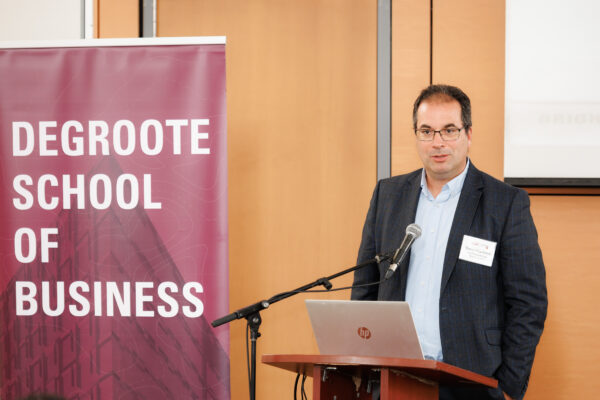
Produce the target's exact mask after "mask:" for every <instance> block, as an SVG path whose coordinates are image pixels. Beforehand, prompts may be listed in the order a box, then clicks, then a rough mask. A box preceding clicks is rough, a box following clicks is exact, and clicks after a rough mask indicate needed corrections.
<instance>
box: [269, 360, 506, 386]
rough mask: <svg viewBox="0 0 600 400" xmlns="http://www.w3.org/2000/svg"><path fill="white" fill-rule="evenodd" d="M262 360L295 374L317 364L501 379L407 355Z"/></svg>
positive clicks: (461, 379)
mask: <svg viewBox="0 0 600 400" xmlns="http://www.w3.org/2000/svg"><path fill="white" fill-rule="evenodd" d="M262 362H263V363H265V364H268V365H272V366H274V367H278V368H282V369H285V370H288V371H291V372H295V373H302V374H305V375H307V376H312V373H313V367H314V366H315V365H321V366H328V367H338V368H344V369H350V370H355V371H356V372H359V371H360V370H362V369H376V368H390V369H394V370H400V371H403V372H405V373H409V374H411V375H415V376H418V377H420V378H423V379H428V380H432V381H435V382H438V383H441V384H459V385H464V384H467V385H468V384H475V385H484V386H489V387H492V388H495V387H497V386H498V381H497V380H495V379H494V378H490V377H487V376H483V375H480V374H477V373H475V372H472V371H468V370H466V369H462V368H459V367H455V366H453V365H450V364H446V363H444V362H440V361H435V360H417V359H408V358H391V357H370V356H351V355H350V356H339V355H324V354H316V355H311V354H265V355H263V356H262Z"/></svg>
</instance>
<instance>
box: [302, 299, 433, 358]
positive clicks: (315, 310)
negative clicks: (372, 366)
mask: <svg viewBox="0 0 600 400" xmlns="http://www.w3.org/2000/svg"><path fill="white" fill-rule="evenodd" d="M305 301H306V309H307V310H308V315H309V317H310V322H311V324H312V328H313V333H314V335H315V339H316V340H317V345H318V346H319V352H320V353H321V354H327V355H356V356H376V357H395V358H412V359H423V353H422V351H421V345H420V344H419V338H418V336H417V331H416V329H415V324H414V322H413V318H412V314H411V313H410V308H409V306H408V303H406V302H404V301H351V300H305Z"/></svg>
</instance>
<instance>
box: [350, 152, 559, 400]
mask: <svg viewBox="0 0 600 400" xmlns="http://www.w3.org/2000/svg"><path fill="white" fill-rule="evenodd" d="M420 183H421V170H417V171H414V172H412V173H410V174H406V175H401V176H396V177H392V178H389V179H383V180H381V181H379V182H378V184H377V186H376V188H375V191H374V193H373V198H372V199H371V205H370V208H369V212H368V214H367V219H366V222H365V225H364V228H363V235H362V242H361V245H360V250H359V254H358V262H359V263H360V262H364V261H366V260H369V259H372V258H374V257H375V256H376V255H378V254H383V253H387V252H389V251H392V250H394V249H395V248H397V247H398V246H399V245H400V242H401V240H402V238H403V237H404V233H405V228H406V226H407V225H409V224H411V223H413V222H414V220H415V216H416V211H417V202H418V200H419V195H420V191H421V186H420ZM465 234H466V235H469V236H474V237H477V238H481V239H485V240H490V241H493V242H496V243H497V245H496V253H495V255H494V261H493V264H492V266H491V267H486V266H482V265H479V264H475V263H471V262H467V261H464V260H459V259H458V255H459V252H460V247H461V244H462V240H463V236H464V235H465ZM408 265H409V257H407V258H406V259H405V260H404V261H403V262H402V264H401V265H400V266H399V267H398V269H397V270H396V273H395V274H394V275H393V276H392V277H391V278H390V279H389V280H387V281H385V282H383V283H381V284H380V285H379V286H377V285H375V286H367V287H362V288H356V289H354V290H353V291H352V299H354V300H376V299H377V300H404V298H405V294H406V280H407V274H408ZM388 266H389V262H382V263H381V264H380V265H379V266H377V265H375V264H374V265H372V266H369V267H366V268H363V269H361V270H358V271H356V272H355V275H354V284H355V285H357V284H365V283H369V282H377V281H379V280H380V279H383V276H384V274H385V271H386V270H387V269H388ZM547 305H548V299H547V293H546V272H545V269H544V263H543V260H542V254H541V251H540V248H539V245H538V240H537V232H536V229H535V225H534V223H533V219H532V217H531V213H530V210H529V197H528V195H527V193H526V192H525V191H523V190H521V189H518V188H515V187H512V186H510V185H507V184H505V183H503V182H500V181H498V180H496V179H494V178H493V177H491V176H489V175H487V174H485V173H483V172H481V171H479V170H478V169H477V168H475V166H473V164H472V163H471V164H470V166H469V170H468V171H467V176H466V178H465V182H464V185H463V188H462V192H461V194H460V198H459V201H458V205H457V208H456V213H455V215H454V220H453V222H452V228H451V229H450V236H449V239H448V245H447V248H446V255H445V258H444V267H443V273H442V284H441V289H440V307H439V309H440V316H439V318H440V321H439V323H440V335H441V342H442V351H443V354H444V362H446V363H448V364H452V365H456V366H458V367H461V368H465V369H468V370H471V371H474V372H477V373H479V374H482V375H486V376H493V377H495V378H496V379H498V381H499V386H500V388H501V389H502V390H504V391H505V392H506V393H507V394H508V395H510V396H511V397H513V398H517V399H520V398H522V397H523V395H524V393H525V390H526V389H527V382H528V379H529V374H530V371H531V366H532V364H533V357H534V355H535V348H536V346H537V344H538V342H539V339H540V336H541V334H542V330H543V328H544V321H545V319H546V309H547Z"/></svg>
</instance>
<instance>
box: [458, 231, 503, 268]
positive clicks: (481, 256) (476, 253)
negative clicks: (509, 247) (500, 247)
mask: <svg viewBox="0 0 600 400" xmlns="http://www.w3.org/2000/svg"><path fill="white" fill-rule="evenodd" d="M495 252H496V242H490V241H489V240H485V239H479V238H476V237H473V236H469V235H465V236H464V237H463V241H462V246H461V247H460V254H459V255H458V258H460V259H461V260H465V261H469V262H473V263H476V264H481V265H485V266H486V267H491V266H492V263H493V262H494V253H495Z"/></svg>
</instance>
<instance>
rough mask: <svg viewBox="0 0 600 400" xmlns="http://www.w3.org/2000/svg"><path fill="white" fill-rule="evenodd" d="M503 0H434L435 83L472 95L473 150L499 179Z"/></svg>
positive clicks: (501, 163)
mask: <svg viewBox="0 0 600 400" xmlns="http://www.w3.org/2000/svg"><path fill="white" fill-rule="evenodd" d="M504 7H505V2H504V0H453V1H446V0H433V61H432V64H433V68H432V69H433V83H447V84H451V85H454V86H458V87H460V88H461V89H463V90H464V91H465V92H466V93H467V94H468V95H469V97H470V98H471V105H472V108H473V112H472V116H473V137H472V142H471V149H470V156H471V159H472V160H473V162H474V163H475V165H477V167H478V168H480V169H482V170H483V171H486V172H487V173H489V174H490V175H493V176H494V177H496V178H498V179H503V172H504V41H505V39H504V31H505V27H504V26H505V12H504Z"/></svg>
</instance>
